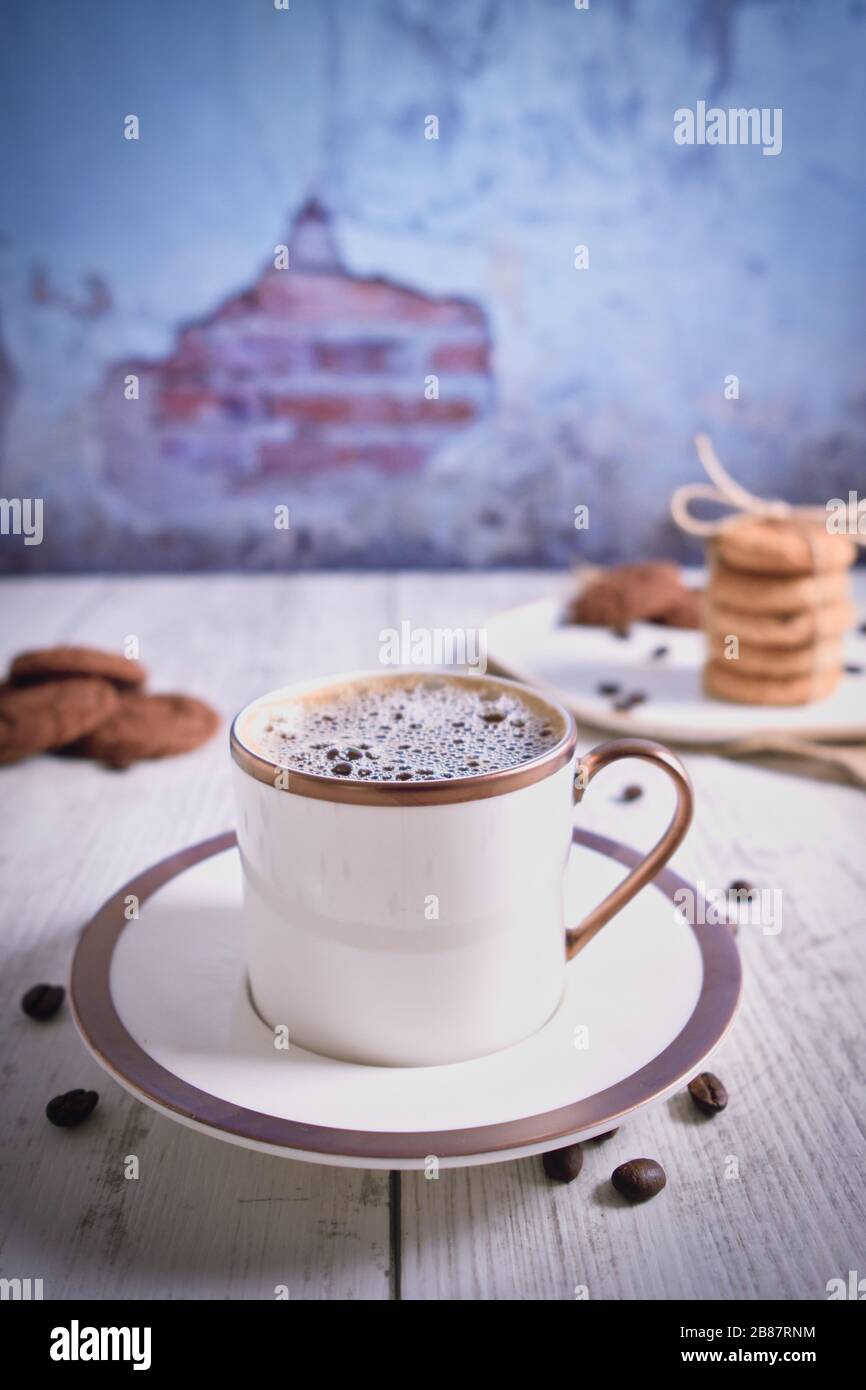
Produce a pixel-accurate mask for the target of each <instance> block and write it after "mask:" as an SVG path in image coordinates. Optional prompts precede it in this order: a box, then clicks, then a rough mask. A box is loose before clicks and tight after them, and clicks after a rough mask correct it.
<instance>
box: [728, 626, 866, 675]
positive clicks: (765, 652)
mask: <svg viewBox="0 0 866 1390" xmlns="http://www.w3.org/2000/svg"><path fill="white" fill-rule="evenodd" d="M707 650H708V656H709V660H710V661H717V662H721V663H722V665H724V666H728V665H730V667H731V668H732V669H733V670H735V671H737V672H738V673H739V674H740V675H741V676H745V675H749V676H768V677H771V678H772V679H783V678H785V677H786V676H808V675H811V674H812V672H813V671H828V670H830V669H831V668H834V667H835V668H836V669H837V670H841V669H842V665H843V659H842V643H841V641H840V640H839V638H838V637H837V638H833V639H831V640H829V641H827V642H813V643H812V644H811V645H810V646H807V647H767V646H761V645H760V644H758V643H752V642H739V643H738V646H737V647H736V648H735V649H734V650H736V652H737V655H736V656H732V655H729V652H730V651H731V650H732V646H731V644H730V643H729V642H728V641H727V639H726V637H724V636H723V635H722V634H721V633H710V634H709V635H708V637H707Z"/></svg>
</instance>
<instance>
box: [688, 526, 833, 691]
mask: <svg viewBox="0 0 866 1390" xmlns="http://www.w3.org/2000/svg"><path fill="white" fill-rule="evenodd" d="M855 555H856V547H855V546H854V544H853V542H852V541H850V540H849V539H848V537H847V536H842V535H831V534H829V533H828V532H827V530H826V529H825V528H823V527H822V526H821V525H820V524H816V523H806V522H802V521H798V522H791V521H773V520H767V519H764V518H760V519H757V518H751V517H748V518H738V519H737V520H736V521H734V522H731V523H730V524H729V525H727V526H726V527H725V528H724V530H723V531H722V532H721V533H720V534H719V535H718V536H717V537H715V538H714V540H713V541H712V542H711V544H710V551H709V568H710V577H709V585H708V588H707V592H706V602H705V605H704V627H705V630H706V635H707V663H706V667H705V670H704V688H705V690H706V692H707V694H708V695H714V696H716V698H717V699H720V700H733V701H736V702H738V703H741V704H748V705H803V704H807V703H809V702H811V701H812V700H821V699H824V698H825V697H826V696H828V695H831V694H832V692H833V691H834V690H835V688H836V686H837V685H838V683H839V680H840V678H841V675H842V669H843V654H842V642H843V638H844V635H845V633H846V631H847V630H848V629H849V628H850V627H851V625H852V624H853V622H854V621H855V618H856V613H855V610H854V608H853V606H852V604H851V601H850V597H849V590H850V585H849V575H848V569H849V567H850V565H851V564H852V563H853V561H854V558H855Z"/></svg>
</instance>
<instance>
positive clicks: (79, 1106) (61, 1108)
mask: <svg viewBox="0 0 866 1390" xmlns="http://www.w3.org/2000/svg"><path fill="white" fill-rule="evenodd" d="M98 1101H99V1095H98V1094H97V1092H96V1091H67V1092H66V1094H65V1095H62V1096H55V1097H54V1099H53V1100H50V1101H49V1102H48V1104H47V1105H46V1107H45V1114H46V1115H47V1116H48V1118H49V1120H50V1121H51V1123H52V1124H53V1125H59V1126H60V1128H61V1129H72V1128H74V1126H75V1125H80V1124H81V1122H82V1121H83V1120H86V1119H87V1117H88V1115H91V1114H92V1113H93V1111H94V1110H95V1109H96V1106H97V1103H98Z"/></svg>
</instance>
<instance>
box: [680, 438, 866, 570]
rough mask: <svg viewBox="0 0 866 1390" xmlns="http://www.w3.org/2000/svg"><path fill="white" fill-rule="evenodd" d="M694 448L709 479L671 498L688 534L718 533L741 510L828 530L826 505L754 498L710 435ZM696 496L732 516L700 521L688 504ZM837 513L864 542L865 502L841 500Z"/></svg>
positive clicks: (858, 541)
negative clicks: (734, 475) (726, 463)
mask: <svg viewBox="0 0 866 1390" xmlns="http://www.w3.org/2000/svg"><path fill="white" fill-rule="evenodd" d="M695 449H696V450H697V455H698V458H699V459H700V461H701V463H702V464H703V468H704V472H705V473H706V475H707V477H708V478H709V479H710V481H709V482H708V483H683V485H682V486H681V487H678V488H677V489H676V490H675V492H674V494H673V496H672V498H671V514H672V515H673V518H674V521H675V522H676V523H677V525H678V526H679V527H680V528H681V529H682V530H683V531H687V532H688V534H689V535H691V536H717V535H718V534H719V532H720V531H722V530H723V529H724V528H725V526H728V525H730V523H731V522H732V521H733V520H734V519H735V518H736V517H737V516H742V515H743V514H744V513H746V514H749V515H751V516H759V517H766V518H767V519H769V520H772V521H803V522H806V523H809V524H812V525H814V524H816V523H817V524H819V525H821V526H823V527H825V528H826V529H827V530H828V532H829V531H830V526H829V525H828V521H829V517H830V511H829V508H828V507H826V506H824V507H807V506H799V505H797V506H795V505H794V504H793V503H791V502H784V501H782V500H781V498H774V499H771V498H766V497H756V496H755V494H754V493H753V492H749V491H748V490H747V489H746V488H744V487H742V486H741V485H740V484H739V483H738V482H735V480H734V479H733V478H732V477H731V475H730V473H728V471H727V469H725V468H724V467H723V466H722V464H721V462H720V460H719V457H718V455H717V454H716V451H715V449H714V448H713V445H712V442H711V440H710V437H709V435H706V434H696V435H695ZM697 499H700V500H701V501H704V502H715V503H717V504H719V505H721V506H727V507H730V508H731V509H732V512H733V515H730V514H729V515H726V516H722V517H718V518H717V519H716V520H715V521H702V520H701V518H700V517H697V516H693V515H692V513H691V511H690V510H689V504H690V503H691V502H693V501H695V500H697ZM838 515H839V516H840V517H841V518H844V520H843V522H842V526H841V530H842V533H843V534H844V535H847V536H849V537H850V538H851V540H853V541H855V542H856V544H857V545H866V526H864V529H863V531H861V529H860V527H861V525H863V524H864V520H866V505H864V506H861V505H860V504H859V503H858V502H856V501H854V502H852V501H850V500H849V501H848V502H847V503H845V502H842V500H841V499H840V505H839V509H838ZM831 534H832V532H831Z"/></svg>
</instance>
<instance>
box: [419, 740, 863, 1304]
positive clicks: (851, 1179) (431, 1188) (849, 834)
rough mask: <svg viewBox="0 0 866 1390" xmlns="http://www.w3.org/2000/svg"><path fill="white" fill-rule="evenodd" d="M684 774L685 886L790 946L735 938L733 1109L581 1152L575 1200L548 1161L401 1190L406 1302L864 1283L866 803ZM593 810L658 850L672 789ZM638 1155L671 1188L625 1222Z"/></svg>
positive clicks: (750, 932)
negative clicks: (688, 789)
mask: <svg viewBox="0 0 866 1390" xmlns="http://www.w3.org/2000/svg"><path fill="white" fill-rule="evenodd" d="M689 762H690V768H691V771H692V774H693V777H694V779H695V783H696V789H697V797H698V813H697V823H696V826H695V829H694V830H693V832H692V834H691V835H690V837H689V840H688V841H687V843H686V846H685V847H684V848H683V850H682V851H681V853H680V854H679V855H678V856H677V864H678V868H679V870H680V872H682V873H685V874H686V875H688V876H690V877H691V878H692V880H693V881H694V880H695V879H696V878H698V877H703V878H704V881H705V882H706V883H707V885H708V886H710V887H715V886H718V887H722V888H724V887H726V886H727V885H728V884H729V883H730V882H731V881H732V880H733V879H735V878H745V879H748V880H749V881H751V882H753V883H755V884H756V885H760V886H763V887H765V888H769V889H770V890H773V889H778V890H779V892H780V894H781V908H782V917H781V921H782V929H781V931H780V932H779V933H778V935H765V934H764V932H763V929H762V928H761V927H759V926H745V925H744V926H742V927H741V928H740V932H739V940H740V943H741V948H742V952H743V956H744V962H745V971H746V995H745V1003H744V1007H743V1010H742V1013H741V1015H740V1018H739V1020H738V1022H737V1024H736V1025H735V1028H734V1030H733V1032H732V1033H731V1035H730V1037H729V1038H728V1039H727V1040H726V1041H725V1043H724V1044H723V1046H722V1048H721V1049H720V1051H719V1052H718V1054H717V1056H716V1058H715V1059H714V1061H713V1064H712V1065H713V1068H714V1069H715V1070H717V1071H718V1073H719V1075H720V1076H721V1077H722V1078H723V1079H724V1081H725V1083H726V1084H727V1086H728V1088H729V1090H730V1093H731V1102H730V1105H729V1107H728V1109H727V1111H726V1112H725V1113H724V1114H723V1115H721V1116H718V1117H716V1118H714V1119H705V1118H703V1117H702V1116H700V1115H699V1114H698V1113H697V1112H696V1111H695V1110H694V1107H693V1106H692V1104H691V1102H690V1101H689V1099H688V1097H687V1096H686V1095H685V1094H684V1093H683V1094H680V1095H678V1096H676V1097H674V1098H672V1099H671V1100H669V1101H667V1102H664V1103H662V1104H661V1105H660V1106H658V1107H656V1108H655V1109H653V1110H650V1111H647V1112H644V1114H642V1115H640V1116H638V1117H636V1118H635V1119H634V1120H632V1121H631V1122H630V1123H629V1124H628V1125H627V1126H624V1127H623V1128H622V1129H621V1130H620V1131H619V1133H617V1134H616V1135H615V1136H614V1138H613V1139H611V1140H608V1141H607V1142H606V1143H604V1144H595V1143H590V1144H588V1145H586V1146H585V1161H584V1169H583V1171H582V1173H581V1175H580V1177H579V1178H578V1179H577V1180H576V1181H575V1182H574V1183H573V1184H570V1185H569V1186H567V1187H561V1186H560V1185H558V1184H553V1183H550V1182H549V1181H548V1180H547V1179H546V1178H545V1176H544V1174H543V1171H542V1168H541V1162H540V1160H539V1159H528V1160H525V1161H521V1162H517V1163H505V1164H498V1165H495V1166H490V1167H485V1168H473V1169H466V1170H463V1171H458V1172H453V1171H451V1172H449V1171H443V1172H442V1173H441V1174H440V1176H439V1178H438V1179H437V1180H435V1181H434V1180H426V1179H425V1178H424V1177H423V1175H419V1174H412V1175H405V1176H404V1185H403V1229H404V1240H405V1250H404V1262H403V1297H404V1298H405V1299H411V1298H451V1299H454V1298H458V1299H464V1298H465V1299H490V1298H519V1299H571V1298H574V1297H575V1289H578V1288H581V1287H582V1288H586V1290H587V1291H588V1295H587V1296H588V1297H590V1298H606V1299H610V1298H615V1299H628V1298H653V1299H655V1298H659V1299H665V1298H724V1299H764V1298H788V1299H811V1298H823V1297H826V1284H827V1281H828V1280H829V1279H831V1278H834V1277H837V1276H841V1277H843V1278H845V1277H847V1271H848V1270H849V1269H858V1268H861V1267H862V1251H863V1247H864V1236H866V1207H864V1198H863V1191H862V1185H861V1184H859V1182H858V1181H857V1179H856V1176H855V1175H856V1173H857V1172H858V1170H859V1166H860V1164H861V1162H862V1153H863V1120H862V1115H863V1099H864V1090H866V1084H864V1082H866V1078H864V1065H863V1057H862V1047H861V1046H860V1044H859V1042H858V1039H862V1037H863V1032H864V1025H866V1018H864V1012H866V1010H864V1007H863V1004H864V999H863V990H862V980H863V978H864V967H866V949H864V948H866V935H864V931H863V927H864V925H866V922H864V916H866V914H864V909H863V906H862V901H863V898H862V870H861V869H860V867H859V862H861V852H860V849H859V848H858V845H860V844H861V843H862V823H863V822H862V816H863V804H862V793H861V792H858V791H856V790H853V789H849V788H847V787H835V786H825V785H821V786H820V788H818V787H817V786H816V784H814V783H811V782H805V781H802V780H800V779H796V778H788V777H786V776H780V775H778V774H774V773H772V772H766V771H763V770H759V769H754V768H750V767H746V766H743V765H737V766H734V765H732V764H728V763H723V762H721V761H720V760H717V759H712V758H708V757H702V758H693V759H690V760H689ZM625 775H626V774H625V773H623V777H625ZM629 775H630V776H631V777H633V780H635V781H641V782H644V783H649V781H650V780H651V778H650V776H649V774H648V773H645V772H643V771H642V772H641V773H640V774H639V775H638V776H636V777H635V776H634V774H629ZM609 778H610V781H611V783H612V784H615V782H616V776H615V774H614V772H611V773H610V774H609ZM593 792H594V793H595V794H596V795H595V798H594V799H591V798H590V797H589V796H588V797H587V799H586V803H585V808H584V809H585V812H586V816H587V818H588V820H589V823H591V825H592V827H593V828H594V829H598V830H600V831H602V832H603V833H605V834H609V835H615V836H617V837H618V838H620V839H622V840H624V841H627V842H629V843H635V844H649V843H650V841H651V839H652V830H653V826H654V825H655V824H657V823H658V818H659V814H660V811H661V807H660V803H661V801H662V797H661V795H660V792H661V789H660V788H659V789H658V794H656V793H652V794H651V793H650V790H649V788H648V792H647V796H646V798H645V800H643V801H640V802H635V803H631V804H628V805H623V804H621V803H619V802H617V801H615V800H614V799H613V796H612V795H611V796H610V797H608V796H605V795H604V791H603V783H602V781H601V779H599V781H598V782H597V783H596V784H595V785H594V787H593ZM816 792H817V795H818V797H819V798H820V799H819V800H818V801H817V802H816ZM609 929H610V930H615V924H612V926H611V928H609ZM578 964H579V963H578ZM648 987H651V982H648ZM612 1003H613V1004H615V1001H612ZM639 1156H648V1157H655V1158H658V1159H659V1160H660V1161H661V1162H662V1164H663V1165H664V1167H665V1169H666V1171H667V1174H668V1186H667V1189H666V1190H665V1192H664V1193H662V1194H661V1195H660V1196H659V1197H657V1198H656V1199H655V1200H653V1201H652V1202H651V1203H648V1204H647V1205H646V1206H645V1207H636V1208H631V1207H629V1206H628V1205H627V1204H626V1203H625V1202H624V1201H623V1200H622V1199H621V1198H619V1197H618V1196H617V1195H616V1194H615V1193H614V1192H613V1190H612V1188H611V1187H610V1183H609V1176H610V1173H611V1172H612V1170H613V1168H614V1167H615V1166H616V1165H617V1164H618V1163H621V1162H624V1161H625V1160H626V1159H629V1158H635V1157H639ZM858 1156H859V1157H858ZM735 1174H736V1175H737V1176H734V1175H735Z"/></svg>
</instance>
